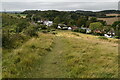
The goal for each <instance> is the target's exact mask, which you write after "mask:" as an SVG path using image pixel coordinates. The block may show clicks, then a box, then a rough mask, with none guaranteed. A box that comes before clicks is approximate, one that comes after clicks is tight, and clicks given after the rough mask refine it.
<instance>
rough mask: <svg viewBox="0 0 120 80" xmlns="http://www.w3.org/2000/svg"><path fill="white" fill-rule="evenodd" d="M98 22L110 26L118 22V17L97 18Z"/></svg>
mask: <svg viewBox="0 0 120 80" xmlns="http://www.w3.org/2000/svg"><path fill="white" fill-rule="evenodd" d="M97 19H98V20H103V21H106V23H107V25H112V24H113V23H114V22H115V21H118V19H119V18H118V17H113V18H97Z"/></svg>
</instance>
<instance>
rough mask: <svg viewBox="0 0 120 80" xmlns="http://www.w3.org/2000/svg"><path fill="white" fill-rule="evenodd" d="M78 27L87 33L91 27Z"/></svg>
mask: <svg viewBox="0 0 120 80" xmlns="http://www.w3.org/2000/svg"><path fill="white" fill-rule="evenodd" d="M80 29H83V30H85V31H86V33H87V34H89V33H91V29H89V28H85V27H81V28H80Z"/></svg>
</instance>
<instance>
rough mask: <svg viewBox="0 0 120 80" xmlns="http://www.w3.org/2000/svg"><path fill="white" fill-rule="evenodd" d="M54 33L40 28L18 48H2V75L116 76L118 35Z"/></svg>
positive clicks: (24, 76) (35, 76)
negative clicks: (104, 36)
mask: <svg viewBox="0 0 120 80" xmlns="http://www.w3.org/2000/svg"><path fill="white" fill-rule="evenodd" d="M56 33H57V34H51V33H41V32H39V33H38V34H39V35H38V37H34V38H31V39H29V40H28V41H27V42H25V43H24V44H23V45H22V46H20V47H18V48H17V49H14V50H12V51H9V50H7V49H3V53H4V54H3V61H2V63H3V64H2V65H3V70H2V71H3V75H2V76H3V78H6V77H7V78H117V77H118V57H117V56H118V40H117V39H108V40H104V39H99V38H98V36H93V35H88V34H82V33H76V32H71V31H56ZM23 73H24V74H23Z"/></svg>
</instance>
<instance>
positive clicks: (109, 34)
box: [104, 32, 115, 38]
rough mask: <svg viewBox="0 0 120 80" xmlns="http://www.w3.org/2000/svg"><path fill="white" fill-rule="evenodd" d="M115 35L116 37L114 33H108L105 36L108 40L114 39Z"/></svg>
mask: <svg viewBox="0 0 120 80" xmlns="http://www.w3.org/2000/svg"><path fill="white" fill-rule="evenodd" d="M114 35H115V33H114V32H107V33H106V34H104V36H105V37H107V38H112V37H113V36H114Z"/></svg>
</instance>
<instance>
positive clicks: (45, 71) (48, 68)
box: [35, 37, 66, 78]
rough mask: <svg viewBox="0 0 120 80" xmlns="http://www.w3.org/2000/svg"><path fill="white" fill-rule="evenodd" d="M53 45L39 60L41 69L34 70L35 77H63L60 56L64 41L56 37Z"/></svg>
mask: <svg viewBox="0 0 120 80" xmlns="http://www.w3.org/2000/svg"><path fill="white" fill-rule="evenodd" d="M54 41H55V42H54V47H53V49H52V51H51V52H50V53H48V54H47V55H46V56H45V57H44V58H43V60H42V61H41V62H42V63H41V65H40V67H41V69H40V70H38V71H37V72H36V75H35V77H41V78H65V75H66V74H65V68H64V66H65V65H64V64H65V62H64V59H63V58H62V54H63V50H64V47H65V46H64V43H63V41H62V38H61V37H56V38H55V40H54Z"/></svg>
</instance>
